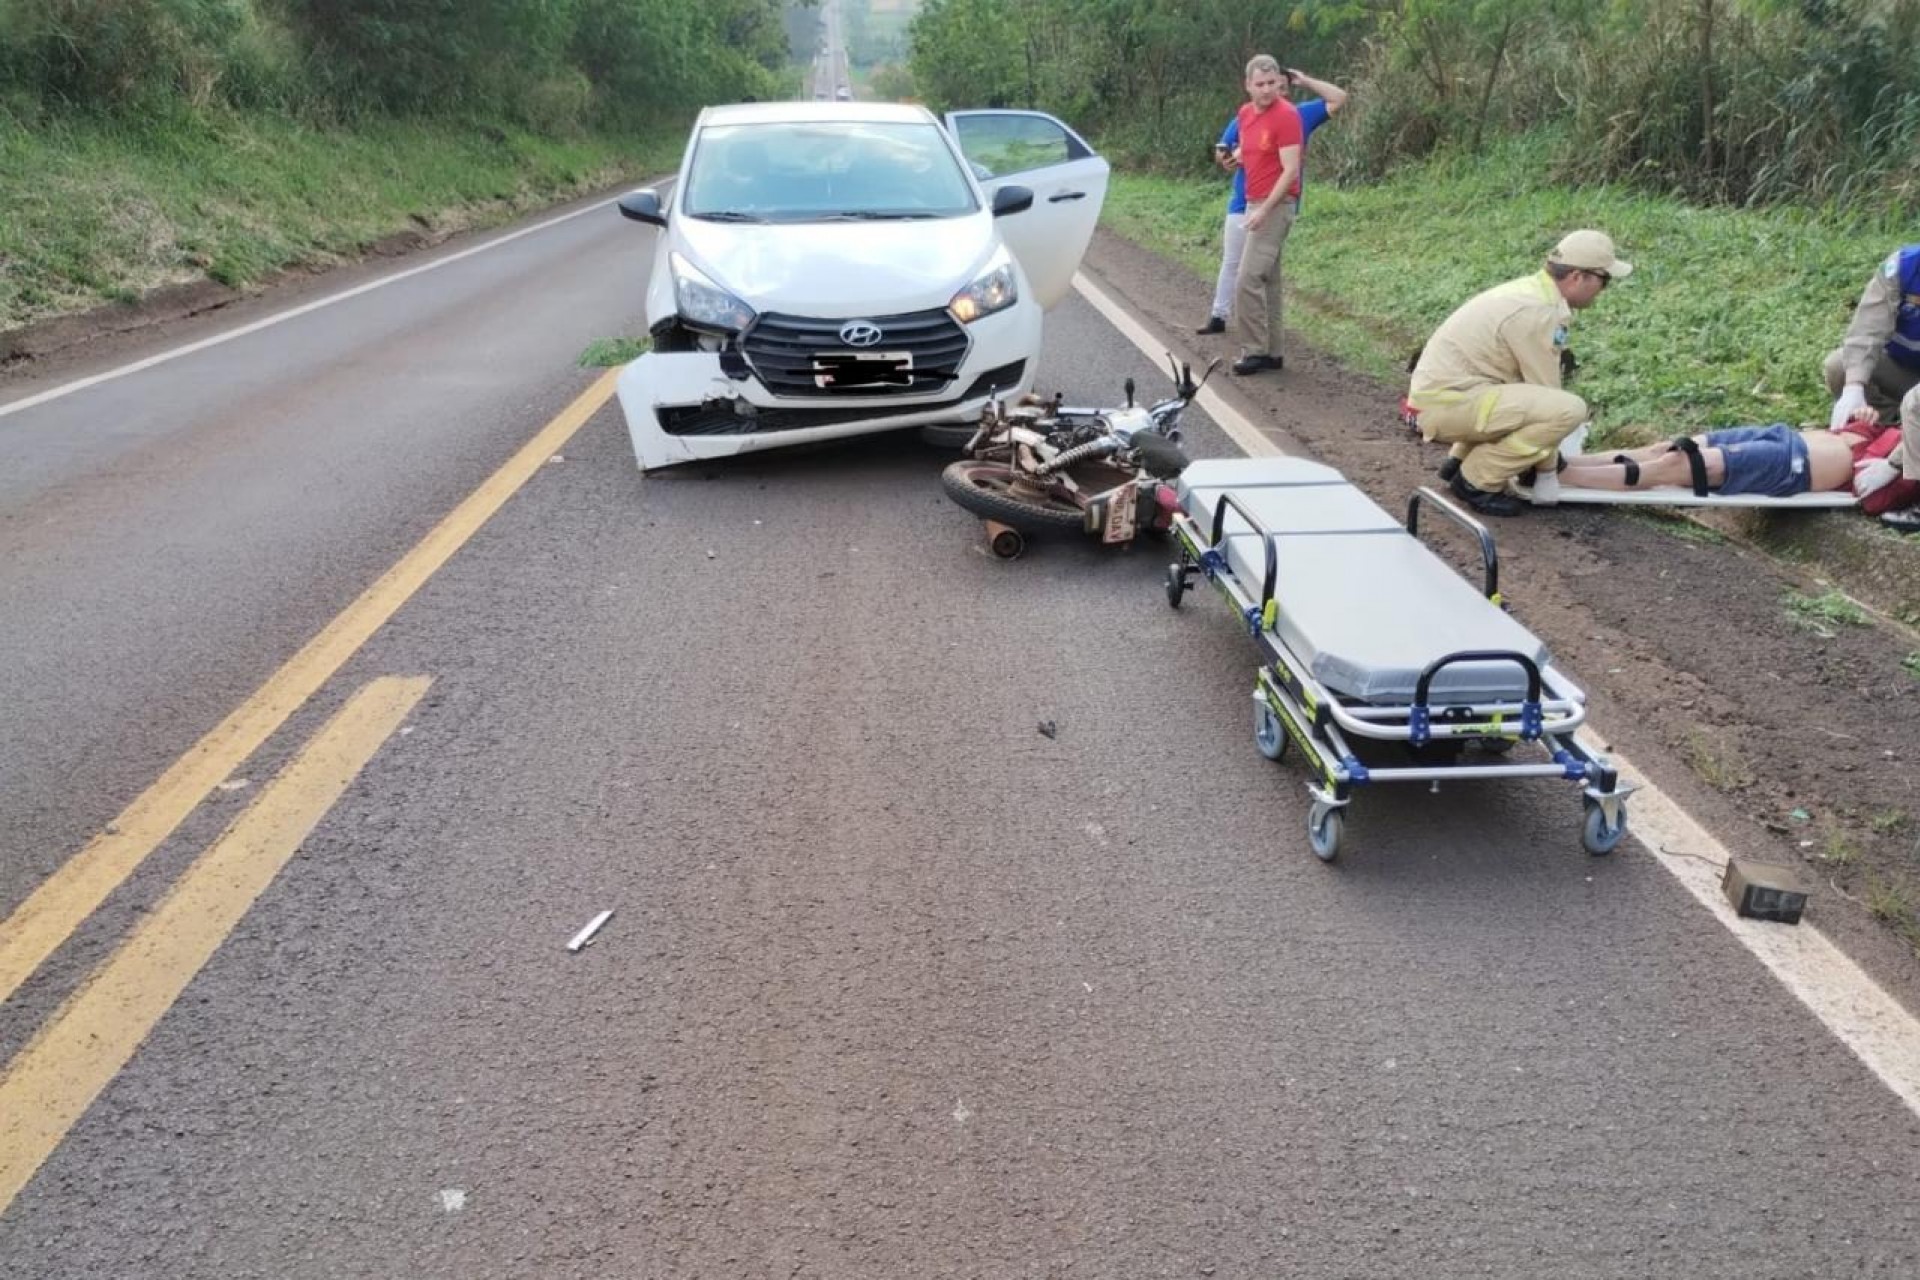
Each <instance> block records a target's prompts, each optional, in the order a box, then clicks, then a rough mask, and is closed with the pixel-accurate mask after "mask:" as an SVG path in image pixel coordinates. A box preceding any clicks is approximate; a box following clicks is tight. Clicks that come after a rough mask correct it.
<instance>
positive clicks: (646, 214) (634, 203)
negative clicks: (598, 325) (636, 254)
mask: <svg viewBox="0 0 1920 1280" xmlns="http://www.w3.org/2000/svg"><path fill="white" fill-rule="evenodd" d="M1027 203H1029V204H1031V203H1033V200H1032V197H1031V196H1029V197H1028V200H1027ZM620 213H621V216H622V217H627V218H632V219H633V220H634V221H635V222H648V223H652V224H653V225H654V226H656V227H664V226H666V225H667V215H666V214H664V213H662V212H660V193H659V192H658V191H655V190H654V189H653V188H652V187H642V188H641V189H640V190H638V191H630V192H628V193H627V194H626V195H624V196H621V197H620Z"/></svg>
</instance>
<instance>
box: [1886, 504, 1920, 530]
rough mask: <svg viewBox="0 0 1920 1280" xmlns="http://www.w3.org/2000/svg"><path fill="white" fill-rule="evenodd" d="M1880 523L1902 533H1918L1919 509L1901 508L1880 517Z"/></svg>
mask: <svg viewBox="0 0 1920 1280" xmlns="http://www.w3.org/2000/svg"><path fill="white" fill-rule="evenodd" d="M1880 523H1881V524H1883V525H1885V526H1887V528H1889V529H1898V530H1899V531H1900V532H1902V533H1920V507H1902V508H1900V510H1898V511H1888V512H1885V513H1884V514H1882V515H1881V517H1880Z"/></svg>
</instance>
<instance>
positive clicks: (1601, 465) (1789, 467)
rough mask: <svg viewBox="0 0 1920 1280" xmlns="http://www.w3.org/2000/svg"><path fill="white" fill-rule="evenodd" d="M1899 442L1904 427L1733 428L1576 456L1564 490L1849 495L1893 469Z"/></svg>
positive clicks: (1569, 463) (1569, 465)
mask: <svg viewBox="0 0 1920 1280" xmlns="http://www.w3.org/2000/svg"><path fill="white" fill-rule="evenodd" d="M1899 443H1900V432H1899V429H1898V428H1895V427H1882V426H1879V425H1877V424H1863V425H1859V426H1850V427H1849V428H1848V429H1847V430H1844V431H1828V430H1824V429H1822V430H1818V431H1796V430H1794V429H1793V428H1792V427H1789V426H1788V425H1787V424H1786V423H1784V422H1776V423H1774V424H1773V425H1772V426H1767V427H1728V428H1725V429H1723V430H1719V431H1707V432H1703V433H1701V434H1699V435H1692V436H1681V437H1680V438H1679V439H1677V440H1673V441H1670V442H1668V443H1665V444H1656V445H1648V446H1647V447H1646V448H1644V449H1633V450H1630V451H1628V452H1625V453H1615V454H1576V455H1575V456H1573V457H1570V458H1568V459H1566V464H1567V465H1566V469H1565V470H1563V471H1562V472H1561V473H1560V483H1561V484H1562V485H1563V486H1565V487H1566V488H1569V489H1608V490H1613V491H1616V492H1621V491H1627V490H1638V489H1656V488H1679V489H1691V490H1692V491H1693V492H1694V494H1695V495H1696V496H1699V497H1705V496H1707V495H1709V494H1717V495H1720V496H1723V497H1735V496H1750V497H1767V498H1788V497H1792V496H1794V495H1795V494H1802V493H1848V492H1853V491H1854V489H1855V473H1856V472H1857V471H1863V470H1865V469H1866V468H1868V467H1870V466H1872V465H1873V464H1874V463H1876V462H1877V463H1880V464H1881V465H1882V466H1885V465H1886V458H1887V455H1888V454H1890V453H1892V452H1893V451H1895V450H1896V449H1897V448H1898V447H1899ZM1873 496H1876V497H1877V496H1878V494H1877V493H1876V494H1874V495H1873Z"/></svg>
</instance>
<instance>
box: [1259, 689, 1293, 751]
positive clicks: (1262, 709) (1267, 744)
mask: <svg viewBox="0 0 1920 1280" xmlns="http://www.w3.org/2000/svg"><path fill="white" fill-rule="evenodd" d="M1253 745H1254V746H1256V747H1258V748H1260V754H1261V755H1263V756H1265V757H1266V758H1267V759H1269V760H1278V759H1279V758H1280V757H1282V756H1284V755H1286V754H1287V727H1286V726H1285V725H1283V724H1281V723H1280V717H1279V716H1277V715H1275V714H1274V713H1273V708H1272V707H1270V706H1268V705H1267V704H1266V703H1264V702H1256V703H1254V704H1253Z"/></svg>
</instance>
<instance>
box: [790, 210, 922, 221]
mask: <svg viewBox="0 0 1920 1280" xmlns="http://www.w3.org/2000/svg"><path fill="white" fill-rule="evenodd" d="M939 216H940V215H939V214H937V213H928V212H926V211H924V210H919V209H915V210H906V209H838V210H835V211H834V212H832V213H823V214H820V215H819V217H820V220H821V221H823V222H913V221H917V220H919V219H924V218H937V217H939Z"/></svg>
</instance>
